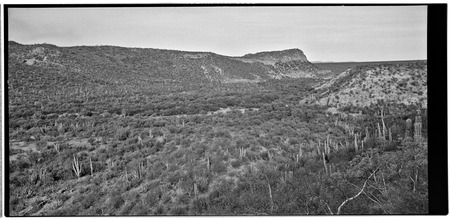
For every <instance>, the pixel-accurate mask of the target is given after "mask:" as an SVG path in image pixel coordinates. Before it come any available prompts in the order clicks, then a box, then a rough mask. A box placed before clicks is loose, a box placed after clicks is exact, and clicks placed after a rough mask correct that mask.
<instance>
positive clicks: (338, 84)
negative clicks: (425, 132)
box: [301, 61, 427, 107]
mask: <svg viewBox="0 0 450 220" xmlns="http://www.w3.org/2000/svg"><path fill="white" fill-rule="evenodd" d="M315 90H316V92H315V94H312V95H311V96H310V97H308V98H306V99H304V100H303V101H302V102H301V103H303V104H306V103H309V104H313V103H316V104H320V105H327V106H333V107H343V106H349V105H353V106H370V105H372V104H377V103H378V102H386V103H403V104H406V105H410V104H416V103H420V104H421V105H422V106H425V107H426V104H427V62H426V61H416V62H410V63H397V64H375V65H363V66H357V67H353V68H351V69H348V70H346V71H344V72H342V73H341V74H339V75H337V76H335V77H333V78H332V79H331V80H329V81H327V82H325V83H322V84H320V85H317V87H316V89H315Z"/></svg>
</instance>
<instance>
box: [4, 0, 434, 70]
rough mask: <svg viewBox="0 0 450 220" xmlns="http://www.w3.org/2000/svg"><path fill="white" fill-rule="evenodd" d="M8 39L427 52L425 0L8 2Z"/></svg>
mask: <svg viewBox="0 0 450 220" xmlns="http://www.w3.org/2000/svg"><path fill="white" fill-rule="evenodd" d="M8 24H9V40H13V41H17V42H19V43H22V44H36V43H50V44H55V45H57V46H76V45H115V46H125V47H143V48H161V49H176V50H187V51H211V52H214V53H218V54H222V55H230V56H242V55H244V54H247V53H255V52H259V51H270V50H283V49H290V48H299V49H301V50H303V52H304V53H305V55H306V56H307V58H308V59H309V60H310V61H377V60H409V59H426V58H427V54H426V49H427V8H426V6H409V7H394V6H377V7H368V6H367V7H355V6H353V7H351V6H346V7H341V6H334V7H330V6H328V7H325V6H322V7H318V6H315V7H200V8H195V7H179V8H174V7H173V8H167V7H166V8H163V7H156V8H66V9H60V8H59V9H58V8H49V9H39V8H32V9H9V18H8Z"/></svg>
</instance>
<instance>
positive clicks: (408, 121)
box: [405, 118, 412, 138]
mask: <svg viewBox="0 0 450 220" xmlns="http://www.w3.org/2000/svg"><path fill="white" fill-rule="evenodd" d="M411 128H412V121H411V119H409V118H408V119H406V131H405V138H410V137H411Z"/></svg>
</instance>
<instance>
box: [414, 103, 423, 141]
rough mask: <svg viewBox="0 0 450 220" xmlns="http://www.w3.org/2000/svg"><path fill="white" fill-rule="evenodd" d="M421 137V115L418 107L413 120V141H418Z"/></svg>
mask: <svg viewBox="0 0 450 220" xmlns="http://www.w3.org/2000/svg"><path fill="white" fill-rule="evenodd" d="M421 138H422V116H420V109H419V110H417V115H416V120H415V121H414V141H420V140H421Z"/></svg>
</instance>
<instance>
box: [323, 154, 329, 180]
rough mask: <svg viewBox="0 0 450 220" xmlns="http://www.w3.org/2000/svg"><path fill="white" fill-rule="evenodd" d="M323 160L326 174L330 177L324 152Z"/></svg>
mask: <svg viewBox="0 0 450 220" xmlns="http://www.w3.org/2000/svg"><path fill="white" fill-rule="evenodd" d="M322 159H323V166H324V167H325V174H327V175H328V167H327V161H326V160H325V153H324V152H322Z"/></svg>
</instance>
